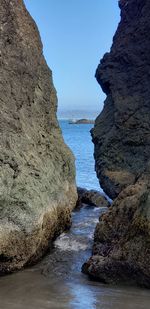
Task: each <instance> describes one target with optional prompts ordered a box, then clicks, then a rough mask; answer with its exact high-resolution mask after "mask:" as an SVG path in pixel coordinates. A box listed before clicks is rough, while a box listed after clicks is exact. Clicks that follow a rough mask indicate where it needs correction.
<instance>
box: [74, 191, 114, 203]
mask: <svg viewBox="0 0 150 309" xmlns="http://www.w3.org/2000/svg"><path fill="white" fill-rule="evenodd" d="M77 192H78V200H77V207H82V204H87V205H91V206H95V207H109V206H110V203H109V201H108V200H107V199H106V197H105V196H104V195H102V194H101V193H100V192H98V191H96V190H87V189H84V188H80V187H78V188H77Z"/></svg>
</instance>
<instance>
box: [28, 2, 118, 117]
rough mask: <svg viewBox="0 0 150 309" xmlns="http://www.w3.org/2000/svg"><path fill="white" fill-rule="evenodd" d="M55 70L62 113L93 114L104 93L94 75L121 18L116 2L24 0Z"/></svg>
mask: <svg viewBox="0 0 150 309" xmlns="http://www.w3.org/2000/svg"><path fill="white" fill-rule="evenodd" d="M24 2H25V4H26V7H27V9H28V11H29V12H30V14H31V15H32V17H33V18H34V20H35V21H36V24H37V26H38V28H39V31H40V35H41V39H42V43H43V52H44V56H45V58H46V61H47V64H48V66H49V67H50V68H51V69H52V71H53V81H54V85H55V87H56V90H57V96H58V116H59V117H60V118H61V117H62V118H63V117H67V116H68V117H69V118H71V117H72V118H75V116H77V117H78V116H79V118H80V116H82V117H84V116H85V117H87V116H90V115H91V116H95V114H98V113H99V112H100V111H101V110H102V107H103V102H104V99H105V95H104V94H103V92H102V90H101V88H100V86H99V85H98V83H97V81H96V79H95V77H94V75H95V71H96V68H97V66H98V64H99V61H100V59H101V58H102V57H103V55H104V53H105V52H108V51H109V50H110V47H111V44H112V39H113V35H114V33H115V31H116V29H117V25H118V22H119V20H120V11H119V8H118V0H24Z"/></svg>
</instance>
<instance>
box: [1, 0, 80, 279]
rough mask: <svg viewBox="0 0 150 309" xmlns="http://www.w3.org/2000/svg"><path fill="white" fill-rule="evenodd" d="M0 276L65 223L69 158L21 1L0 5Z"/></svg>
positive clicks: (40, 248) (48, 75)
mask: <svg viewBox="0 0 150 309" xmlns="http://www.w3.org/2000/svg"><path fill="white" fill-rule="evenodd" d="M0 23H1V24H0V29H1V33H0V37H1V40H0V51H1V55H0V57H1V65H0V93H1V98H0V273H5V272H9V271H12V270H14V269H19V268H21V267H22V266H24V265H25V264H27V263H33V262H35V261H36V260H37V259H39V257H41V256H42V254H43V253H44V252H45V251H46V250H47V248H48V246H49V242H50V240H52V239H53V238H54V237H55V236H56V235H57V234H58V233H60V232H61V231H63V230H64V229H65V228H67V227H68V226H69V225H70V213H71V210H72V209H73V208H74V206H75V204H76V199H77V193H76V186H75V170H74V158H73V155H72V153H71V151H70V150H69V149H68V147H67V146H66V145H65V144H64V141H63V138H62V135H61V131H60V128H59V125H58V122H57V119H56V109H57V97H56V91H55V88H54V86H53V81H52V72H51V71H50V69H49V68H48V66H47V64H46V62H45V59H44V57H43V53H42V43H41V40H40V36H39V32H38V29H37V27H36V24H35V23H34V21H33V20H32V18H31V16H30V15H29V13H28V12H27V10H26V8H25V6H24V3H23V1H22V0H11V1H9V0H0Z"/></svg>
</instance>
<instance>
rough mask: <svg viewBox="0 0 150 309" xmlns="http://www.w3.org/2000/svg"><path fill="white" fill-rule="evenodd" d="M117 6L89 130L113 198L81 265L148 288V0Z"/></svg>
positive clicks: (102, 181) (108, 278)
mask: <svg viewBox="0 0 150 309" xmlns="http://www.w3.org/2000/svg"><path fill="white" fill-rule="evenodd" d="M119 5H120V8H121V22H120V24H119V26H118V29H117V32H116V34H115V36H114V39H113V45H112V48H111V51H110V53H107V54H105V55H104V58H103V59H102V60H101V63H100V65H99V66H98V68H97V71H96V78H97V81H98V83H99V84H100V86H101V87H102V89H103V91H104V92H105V93H106V95H107V97H106V101H105V103H104V108H103V111H102V113H101V114H100V115H99V117H98V118H97V119H96V124H95V127H94V129H93V131H92V137H93V142H94V144H95V152H94V155H95V160H96V171H97V175H98V178H99V180H100V184H101V186H102V188H103V189H104V191H105V192H106V193H107V194H108V195H109V196H110V197H111V198H112V199H114V198H116V199H115V200H114V202H113V204H112V207H111V208H110V209H109V211H108V213H107V214H105V215H103V216H102V217H101V218H100V223H99V224H98V225H97V228H96V231H95V245H94V249H93V254H94V255H93V257H92V258H91V259H90V260H89V261H88V263H87V264H85V265H84V270H85V271H86V272H88V273H89V274H90V275H91V276H93V277H97V278H98V279H99V280H102V281H105V282H118V281H119V280H120V281H127V282H128V283H131V282H134V283H135V282H136V283H138V284H141V285H144V286H148V287H150V158H149V154H150V87H149V83H150V36H149V32H150V1H148V0H143V1H141V0H130V1H127V0H124V1H123V0H122V1H119Z"/></svg>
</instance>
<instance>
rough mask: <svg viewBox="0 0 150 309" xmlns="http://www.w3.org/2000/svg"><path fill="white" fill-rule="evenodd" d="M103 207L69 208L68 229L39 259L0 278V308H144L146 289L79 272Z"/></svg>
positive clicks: (149, 295) (148, 297)
mask: <svg viewBox="0 0 150 309" xmlns="http://www.w3.org/2000/svg"><path fill="white" fill-rule="evenodd" d="M103 211H105V209H99V208H92V207H88V206H84V207H83V208H82V209H81V210H80V211H79V210H78V211H77V210H76V211H74V212H73V216H72V220H73V224H72V227H71V229H70V231H68V232H66V233H63V234H62V235H60V237H59V238H58V239H57V240H56V241H55V243H54V248H53V250H52V251H51V253H49V254H48V255H47V256H46V257H45V258H44V259H43V260H42V261H41V262H40V263H38V264H37V265H36V266H34V267H31V268H28V269H26V270H24V271H21V272H18V273H16V274H12V275H8V276H5V277H1V278H0V309H85V308H88V309H148V308H150V291H149V290H146V289H139V288H132V287H113V286H109V285H104V284H100V283H98V282H93V281H90V280H89V279H88V277H87V276H85V275H84V274H82V273H81V266H82V264H83V262H84V261H85V260H86V259H87V258H88V257H89V256H90V254H91V247H92V237H93V236H92V235H93V231H94V228H95V224H96V222H97V218H98V217H99V214H100V213H101V212H103Z"/></svg>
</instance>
